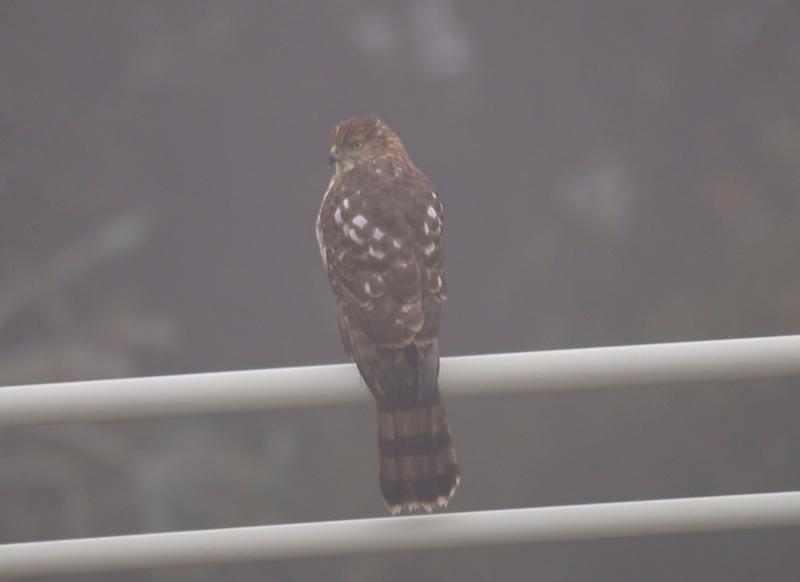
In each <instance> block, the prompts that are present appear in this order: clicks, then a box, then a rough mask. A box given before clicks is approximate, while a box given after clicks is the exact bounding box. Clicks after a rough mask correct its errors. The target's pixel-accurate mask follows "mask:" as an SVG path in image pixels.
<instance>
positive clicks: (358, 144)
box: [350, 140, 364, 150]
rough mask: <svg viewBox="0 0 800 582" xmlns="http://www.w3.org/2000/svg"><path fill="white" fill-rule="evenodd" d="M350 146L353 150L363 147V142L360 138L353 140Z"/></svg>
mask: <svg viewBox="0 0 800 582" xmlns="http://www.w3.org/2000/svg"><path fill="white" fill-rule="evenodd" d="M350 147H352V148H353V149H354V150H360V149H361V148H362V147H364V142H363V141H360V140H359V141H354V142H353V143H352V144H350Z"/></svg>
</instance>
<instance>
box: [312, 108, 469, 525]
mask: <svg viewBox="0 0 800 582" xmlns="http://www.w3.org/2000/svg"><path fill="white" fill-rule="evenodd" d="M330 154H331V157H330V162H331V164H332V165H335V168H336V171H335V173H334V175H333V177H332V178H331V181H330V184H329V185H328V190H327V191H326V192H325V195H324V197H323V199H322V206H321V207H320V210H319V216H318V217H317V241H318V242H319V249H320V253H321V254H322V262H323V264H324V265H325V268H326V269H327V271H328V278H329V280H330V283H331V287H333V291H334V293H335V294H336V305H337V313H338V321H339V331H340V333H341V338H342V343H343V344H344V348H345V350H346V351H347V353H348V354H349V355H350V356H351V357H352V358H353V360H355V363H356V366H357V367H358V371H359V373H360V374H361V376H362V377H363V378H364V381H365V382H366V384H367V386H368V387H369V389H370V391H371V392H372V395H373V396H374V397H375V402H376V404H377V407H378V453H379V456H380V472H379V476H380V484H381V492H382V493H383V498H384V500H385V501H386V505H387V506H388V508H389V511H390V512H391V513H392V514H396V513H398V512H400V511H401V510H403V509H407V510H410V511H413V510H415V509H424V510H426V511H432V510H433V508H434V507H436V506H439V507H443V506H446V505H447V502H448V501H449V500H450V497H451V496H452V495H453V493H454V492H455V490H456V488H457V487H458V483H459V481H460V474H459V469H458V464H457V463H456V458H455V452H454V451H453V445H452V442H451V435H450V429H449V427H448V424H447V418H446V417H445V412H444V407H443V405H442V401H441V399H440V397H439V386H438V377H439V340H438V336H439V323H440V320H441V311H442V303H443V302H444V300H445V299H446V298H447V287H446V283H445V277H444V271H443V267H444V248H443V237H442V203H441V202H440V200H439V198H438V196H437V195H436V192H434V188H433V185H432V184H431V181H430V180H429V179H428V178H427V177H426V176H425V174H423V173H422V172H421V171H420V170H419V168H417V166H416V165H415V164H414V162H413V161H412V160H411V158H410V157H409V156H408V154H407V153H406V150H405V148H404V147H403V143H402V142H401V141H400V138H399V137H398V136H397V134H396V133H395V132H394V131H393V130H392V129H391V128H390V127H389V126H388V125H387V124H386V123H385V122H384V121H383V120H381V119H380V118H378V117H377V116H374V115H370V116H366V117H353V118H351V119H347V120H345V121H342V122H341V123H339V124H338V125H337V126H336V127H334V128H333V131H332V132H331V141H330Z"/></svg>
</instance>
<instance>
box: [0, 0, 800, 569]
mask: <svg viewBox="0 0 800 582" xmlns="http://www.w3.org/2000/svg"><path fill="white" fill-rule="evenodd" d="M799 18H800V4H798V3H797V2H791V1H788V0H787V1H780V0H760V1H755V0H749V1H744V0H734V1H721V0H709V1H706V2H695V1H688V0H671V1H668V2H667V1H665V2H654V1H647V2H641V1H637V0H609V1H606V2H595V1H593V0H563V1H560V2H555V1H553V2H550V1H543V2H519V3H514V2H493V3H490V2H479V1H477V0H473V1H464V2H456V1H446V0H440V1H433V0H412V1H408V2H386V1H372V2H368V1H353V0H336V1H331V2H322V1H320V2H289V1H281V2H256V1H239V2H214V3H209V2H188V1H182V2H178V1H173V2H112V1H99V0H98V1H95V2H86V1H80V2H79V1H72V2H39V1H9V0H3V1H2V2H0V384H6V385H10V384H20V383H28V382H41V381H64V380H75V379H87V378H106V377H121V376H138V375H151V374H172V373H184V372H202V371H212V370H234V369H244V368H266V367H274V366H293V365H304V364H322V363H331V362H341V361H344V353H343V351H342V348H341V347H340V345H339V338H338V333H337V331H336V323H335V313H334V302H333V296H332V294H331V292H330V289H329V288H328V283H327V279H326V277H325V274H324V272H323V269H322V267H321V264H320V259H319V255H318V250H317V246H316V241H315V238H314V228H313V224H314V220H315V218H316V213H317V209H318V207H319V203H320V200H321V196H322V193H323V191H324V189H325V187H326V185H327V182H328V178H329V176H330V172H331V170H330V168H329V166H328V165H327V140H328V132H329V130H330V128H331V127H332V126H333V125H334V124H335V123H336V122H337V121H339V120H340V119H342V118H344V117H347V116H350V115H354V114H364V113H377V114H379V115H381V116H383V117H384V118H385V119H386V120H387V121H388V122H389V123H390V124H391V125H392V126H393V127H394V128H395V129H396V130H397V132H398V133H399V134H400V136H401V137H402V138H403V140H404V141H405V143H406V146H407V148H408V150H409V152H410V153H411V155H412V156H413V157H414V159H415V160H416V161H417V163H418V164H419V165H420V167H422V168H423V169H424V171H425V172H426V173H427V174H428V175H429V176H430V177H431V179H432V180H433V181H434V183H435V184H436V185H437V192H439V193H440V195H441V197H442V200H443V202H444V204H445V209H446V241H447V253H448V254H447V263H446V264H447V272H448V275H449V287H450V299H449V301H448V303H447V305H446V311H445V321H444V328H443V333H442V351H443V354H444V355H462V354H477V353H493V352H506V351H523V350H540V349H553V348H569V347H585V346H600V345H617V344H633V343H642V342H662V341H680V340H700V339H710V338H726V337H743V336H760V335H772V334H790V333H798V331H799V330H800V270H798V268H797V265H798V254H799V253H798V251H799V250H800V60H798V59H799V58H800V34H798V32H797V24H798V19H799ZM796 384H797V380H788V381H780V382H777V381H770V382H751V381H747V382H738V383H730V384H728V385H724V386H723V385H709V384H704V385H697V386H663V387H641V388H638V387H637V388H630V389H615V388H613V387H610V388H609V389H607V390H598V391H594V392H591V393H589V392H581V393H561V394H553V393H550V394H535V395H522V396H507V395H506V396H497V397H491V396H486V397H481V398H460V399H459V398H450V399H449V400H448V402H447V407H448V412H449V417H450V421H451V425H452V429H453V432H454V435H455V443H456V447H457V451H458V453H459V458H460V461H461V464H462V472H463V483H462V486H461V488H460V490H459V491H458V493H457V495H456V497H455V498H454V500H453V502H452V504H451V509H452V510H454V511H470V510H482V509H497V508H511V507H527V506H544V505H554V504H571V503H587V502H600V501H618V500H630V499H641V498H661V497H680V496H701V495H722V494H733V493H749V492H766V491H782V490H793V489H798V488H800V455H799V454H798V442H800V426H799V425H798V422H797V411H798V406H800V395H798V391H797V386H796ZM220 389H224V387H220ZM375 449H376V447H375V434H374V412H373V409H372V406H369V405H363V406H341V407H331V408H326V409H306V410H298V411H281V412H258V411H254V412H247V413H241V414H226V415H218V416H200V417H190V418H163V419H157V420H147V421H127V422H114V423H110V422H109V423H95V424H91V423H85V424H74V425H64V426H53V427H31V428H25V429H3V430H1V431H0V542H2V543H10V542H23V541H32V540H49V539H60V538H68V537H79V536H101V535H115V534H129V533H139V532H157V531H168V530H186V529H193V528H212V527H231V526H246V525H258V524H273V523H288V522H299V521H308V520H328V519H348V518H356V517H371V516H383V515H385V509H384V507H383V504H382V501H381V498H380V492H379V489H378V482H377V454H376V450H375ZM798 541H799V540H798V531H797V530H774V531H769V530H765V531H758V532H750V533H747V532H739V533H721V534H704V535H686V536H661V537H652V538H646V539H632V540H611V541H587V542H580V543H553V544H539V545H526V546H506V547H498V548H478V549H470V550H438V551H435V552H418V553H401V554H387V555H372V556H365V557H361V556H354V557H344V558H335V559H317V560H308V561H286V562H272V563H260V564H237V565H228V566H217V567H208V568H182V569H175V570H160V571H151V572H133V573H124V574H113V575H110V574H104V575H94V576H74V577H69V578H63V580H88V581H94V580H114V581H133V580H153V581H168V580H187V581H190V582H192V581H211V580H218V579H226V580H237V581H251V580H259V581H261V580H327V581H339V580H342V581H344V580H348V581H362V580H364V581H366V580H386V581H392V582H393V581H407V580H462V581H472V580H486V579H490V578H495V579H496V578H501V579H503V580H508V581H517V580H519V581H523V580H526V581H527V580H541V581H545V580H547V581H549V580H564V581H566V580H569V581H593V582H598V581H609V582H611V581H613V582H622V581H631V582H633V581H640V580H648V581H653V582H660V581H672V580H683V581H686V580H688V581H704V582H705V581H725V582H739V581H742V582H743V581H751V580H760V581H765V580H766V581H771V580H779V581H783V580H787V581H793V580H796V579H797V574H798V572H800V556H798V552H797V547H798V546H797V544H798Z"/></svg>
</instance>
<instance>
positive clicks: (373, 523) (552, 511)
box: [0, 492, 800, 577]
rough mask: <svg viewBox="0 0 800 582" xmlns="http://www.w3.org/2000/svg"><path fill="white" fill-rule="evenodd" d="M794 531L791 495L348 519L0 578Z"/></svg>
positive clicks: (25, 565)
mask: <svg viewBox="0 0 800 582" xmlns="http://www.w3.org/2000/svg"><path fill="white" fill-rule="evenodd" d="M787 526H800V492H787V493H762V494H755V495H732V496H725V497H695V498H688V499H661V500H655V501H629V502H623V503H602V504H595V505H572V506H562V507H543V508H535V509H510V510H501V511H478V512H472V513H452V514H439V515H429V516H411V517H392V518H379V519H358V520H351V521H329V522H318V523H301V524H289V525H272V526H263V527H245V528H235V529H218V530H203V531H187V532H171V533H157V534H145V535H133V536H120V537H108V538H87V539H73V540H64V541H53V542H33V543H23V544H9V545H3V546H0V576H8V577H23V576H40V575H49V574H74V573H81V572H100V571H114V570H125V569H141V568H160V567H165V566H186V565H199V564H216V563H224V562H235V561H246V560H273V559H287V558H308V557H315V556H333V555H345V554H355V553H366V552H388V551H399V550H431V549H436V548H445V547H451V548H453V547H464V546H476V545H497V544H508V543H522V542H528V543H530V542H545V541H557V540H583V539H597V538H615V537H627V536H643V535H658V534H675V533H686V532H711V531H720V530H739V529H752V528H764V527H787Z"/></svg>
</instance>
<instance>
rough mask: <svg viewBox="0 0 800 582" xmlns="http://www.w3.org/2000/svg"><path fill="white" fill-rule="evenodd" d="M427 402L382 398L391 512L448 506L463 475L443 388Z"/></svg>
mask: <svg viewBox="0 0 800 582" xmlns="http://www.w3.org/2000/svg"><path fill="white" fill-rule="evenodd" d="M434 390H435V392H434V394H433V395H432V396H433V398H432V399H430V400H429V401H428V402H419V401H416V402H409V403H406V404H403V405H400V406H398V403H397V402H394V403H391V404H390V403H389V402H385V401H384V402H381V400H380V399H379V400H378V454H379V456H380V482H381V492H382V493H383V498H384V500H385V501H386V505H387V506H388V507H389V511H390V512H391V513H392V514H397V513H399V512H400V511H401V510H403V509H407V510H409V511H413V510H416V509H424V510H425V511H428V512H430V511H433V509H434V508H435V507H445V506H446V505H447V502H448V501H449V500H450V498H451V497H452V496H453V493H455V491H456V488H457V487H458V483H459V481H460V480H461V476H460V473H459V469H458V463H457V462H456V455H455V451H454V450H453V443H452V438H451V435H450V428H449V427H448V425H447V417H446V416H445V412H444V406H443V405H442V402H441V399H440V398H439V391H438V388H435V389H434Z"/></svg>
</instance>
